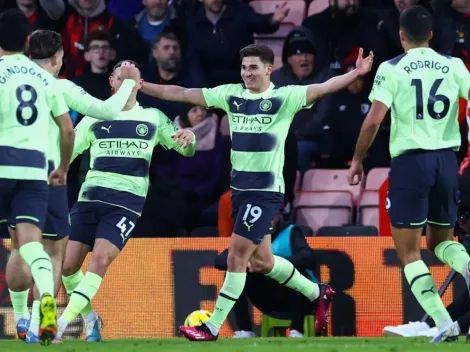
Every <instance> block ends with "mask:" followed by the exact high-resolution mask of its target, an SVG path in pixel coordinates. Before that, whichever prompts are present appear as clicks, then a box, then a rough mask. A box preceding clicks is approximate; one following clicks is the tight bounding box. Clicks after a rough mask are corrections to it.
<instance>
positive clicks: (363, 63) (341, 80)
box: [307, 48, 374, 105]
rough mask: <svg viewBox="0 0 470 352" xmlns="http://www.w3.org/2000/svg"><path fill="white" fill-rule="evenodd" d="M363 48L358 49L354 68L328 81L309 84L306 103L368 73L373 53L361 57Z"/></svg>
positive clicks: (311, 102)
mask: <svg viewBox="0 0 470 352" xmlns="http://www.w3.org/2000/svg"><path fill="white" fill-rule="evenodd" d="M362 54H363V50H362V48H361V49H359V56H358V58H357V61H356V69H355V70H353V71H351V72H349V73H346V74H344V75H341V76H337V77H333V78H331V79H329V80H328V81H326V82H324V83H320V84H311V85H309V86H308V88H307V105H311V104H313V103H315V101H317V100H318V99H321V98H322V97H324V96H325V95H328V94H332V93H336V92H338V91H340V90H342V89H344V88H346V87H347V86H349V85H350V84H351V83H353V82H354V81H355V80H356V79H357V78H358V77H361V76H364V75H366V74H367V73H369V71H370V69H371V68H372V64H373V62H374V54H373V53H372V51H371V52H370V54H369V56H367V57H366V58H363V57H362Z"/></svg>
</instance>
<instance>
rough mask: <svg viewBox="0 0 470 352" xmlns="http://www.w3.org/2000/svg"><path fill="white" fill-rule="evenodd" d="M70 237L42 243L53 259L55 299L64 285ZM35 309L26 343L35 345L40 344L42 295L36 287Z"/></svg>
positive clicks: (44, 240)
mask: <svg viewBox="0 0 470 352" xmlns="http://www.w3.org/2000/svg"><path fill="white" fill-rule="evenodd" d="M67 240H68V237H65V238H62V239H60V240H57V241H53V240H48V239H44V238H43V240H42V243H43V245H44V250H45V251H46V253H47V254H49V256H50V257H51V261H52V266H53V272H54V297H57V295H58V293H59V289H60V286H61V284H62V281H61V280H62V264H63V261H64V253H65V247H66V245H67ZM33 297H34V301H33V308H32V314H31V323H30V326H29V330H28V333H27V335H26V340H25V342H26V343H30V344H34V343H38V342H39V338H38V336H39V322H40V316H39V309H38V307H39V305H40V295H39V291H38V289H37V287H36V285H35V286H34V288H33Z"/></svg>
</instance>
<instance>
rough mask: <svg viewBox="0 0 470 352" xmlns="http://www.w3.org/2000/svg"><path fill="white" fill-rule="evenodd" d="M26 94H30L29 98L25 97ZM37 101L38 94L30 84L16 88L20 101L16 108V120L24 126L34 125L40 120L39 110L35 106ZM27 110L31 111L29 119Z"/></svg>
mask: <svg viewBox="0 0 470 352" xmlns="http://www.w3.org/2000/svg"><path fill="white" fill-rule="evenodd" d="M24 92H28V93H29V94H28V95H29V96H27V97H24V96H23V93H24ZM25 95H26V94H25ZM37 99H38V93H37V92H36V89H34V88H33V87H31V86H30V85H29V84H22V85H21V86H19V87H18V88H16V100H18V103H19V105H18V107H17V108H16V119H17V120H18V122H19V123H20V124H22V125H23V126H30V125H32V124H33V123H34V122H35V121H36V119H37V118H38V108H37V107H36V105H35V103H36V100H37ZM25 110H26V111H28V110H30V114H29V117H27V118H25V115H26V113H25Z"/></svg>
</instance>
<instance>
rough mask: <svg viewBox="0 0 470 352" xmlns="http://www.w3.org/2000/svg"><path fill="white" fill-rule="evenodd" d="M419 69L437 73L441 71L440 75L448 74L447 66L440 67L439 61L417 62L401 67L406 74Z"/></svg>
mask: <svg viewBox="0 0 470 352" xmlns="http://www.w3.org/2000/svg"><path fill="white" fill-rule="evenodd" d="M420 68H430V69H434V70H437V71H442V73H448V72H449V66H446V65H442V63H440V62H439V61H430V60H418V61H413V62H411V63H410V64H408V66H405V67H403V69H404V70H405V71H406V72H407V73H411V72H413V71H415V70H417V69H420Z"/></svg>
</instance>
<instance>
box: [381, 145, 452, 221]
mask: <svg viewBox="0 0 470 352" xmlns="http://www.w3.org/2000/svg"><path fill="white" fill-rule="evenodd" d="M458 185H459V168H458V164H457V158H456V156H455V153H454V152H453V151H452V150H450V149H445V150H435V151H423V150H419V151H410V152H407V153H405V154H403V155H400V156H399V157H397V158H395V159H393V160H392V162H391V167H390V174H389V190H388V200H389V202H387V203H388V214H389V216H390V222H391V224H392V226H393V227H395V228H422V227H424V226H425V225H426V224H430V225H434V226H439V227H442V228H449V229H450V228H453V227H454V225H455V221H456V219H457V198H458Z"/></svg>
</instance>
